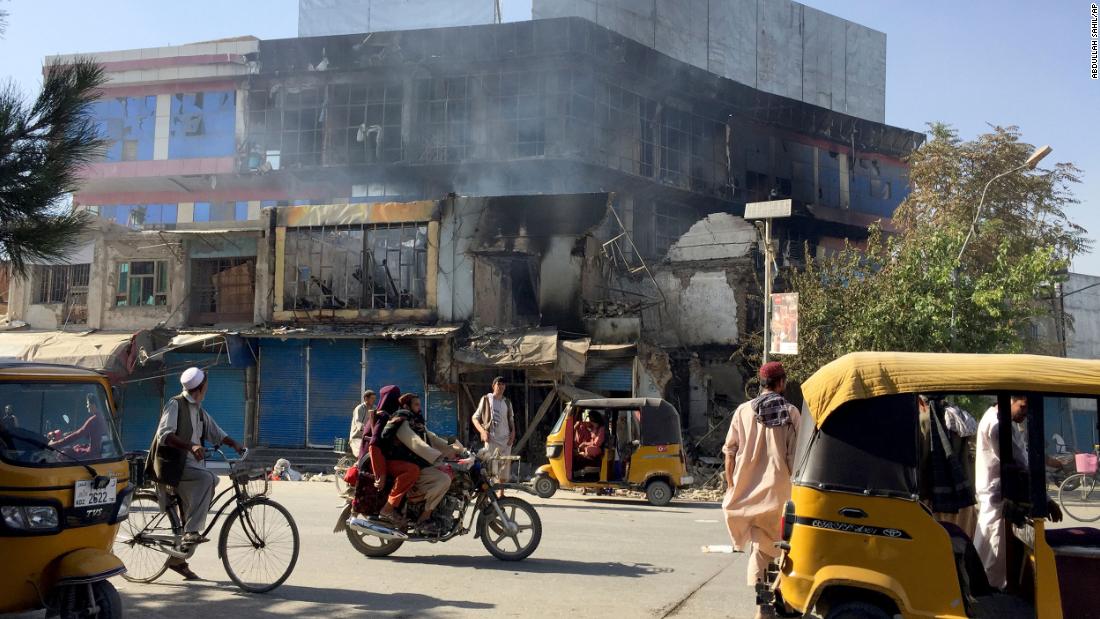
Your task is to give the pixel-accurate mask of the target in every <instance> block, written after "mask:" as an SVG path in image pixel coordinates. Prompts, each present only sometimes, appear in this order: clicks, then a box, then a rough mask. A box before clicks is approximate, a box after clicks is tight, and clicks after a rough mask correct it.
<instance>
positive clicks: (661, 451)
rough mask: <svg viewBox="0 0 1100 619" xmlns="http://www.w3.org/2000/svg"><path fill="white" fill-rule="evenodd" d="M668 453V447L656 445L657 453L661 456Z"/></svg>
mask: <svg viewBox="0 0 1100 619" xmlns="http://www.w3.org/2000/svg"><path fill="white" fill-rule="evenodd" d="M666 451H668V445H657V453H659V454H663V453H665V452H666Z"/></svg>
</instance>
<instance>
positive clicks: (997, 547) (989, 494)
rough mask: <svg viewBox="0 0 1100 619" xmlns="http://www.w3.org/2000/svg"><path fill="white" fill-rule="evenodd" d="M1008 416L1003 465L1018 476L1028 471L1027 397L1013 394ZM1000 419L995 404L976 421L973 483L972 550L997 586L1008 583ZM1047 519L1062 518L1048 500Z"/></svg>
mask: <svg viewBox="0 0 1100 619" xmlns="http://www.w3.org/2000/svg"><path fill="white" fill-rule="evenodd" d="M1009 405H1010V409H1009V416H1010V418H1011V420H1012V427H1011V428H1010V429H1009V432H1011V435H1012V454H1011V455H1010V454H1004V456H1003V457H1005V458H1010V460H1009V462H1008V463H1007V464H1005V465H1004V468H1006V469H1008V470H1010V471H1012V472H1013V473H1015V474H1018V475H1020V476H1021V477H1022V476H1023V475H1024V474H1025V472H1026V471H1027V426H1026V425H1025V422H1026V421H1027V397H1026V396H1021V395H1014V396H1012V397H1011V398H1009ZM1000 426H1001V422H1000V419H999V418H998V417H997V407H996V406H991V407H990V408H989V410H987V411H986V412H985V415H982V420H981V421H980V422H979V423H978V454H977V462H976V465H975V475H974V476H975V483H976V486H977V489H978V526H977V530H976V531H975V532H974V549H975V550H977V551H978V556H980V557H981V559H982V564H983V565H985V573H986V576H987V577H988V578H989V584H990V585H992V586H993V587H996V588H997V589H1001V590H1003V589H1005V588H1006V587H1007V586H1008V574H1007V572H1008V570H1007V561H1008V559H1007V557H1006V556H1005V554H1006V548H1005V547H1006V544H1007V539H1008V538H1007V537H1006V536H1007V535H1008V532H1007V531H1006V526H1005V518H1004V480H1003V479H1002V478H1001V468H1002V461H1001V458H1002V454H1001V444H1000V438H999V437H1000ZM1047 509H1048V511H1049V512H1050V520H1051V521H1053V522H1061V521H1062V510H1061V509H1060V508H1059V507H1058V505H1057V504H1056V503H1054V502H1053V501H1051V500H1050V499H1049V498H1048V499H1047Z"/></svg>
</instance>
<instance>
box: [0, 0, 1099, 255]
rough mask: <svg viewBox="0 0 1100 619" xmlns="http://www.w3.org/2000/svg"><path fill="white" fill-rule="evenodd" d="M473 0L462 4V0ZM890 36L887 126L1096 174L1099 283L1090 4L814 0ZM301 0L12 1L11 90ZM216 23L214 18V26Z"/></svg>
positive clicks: (292, 26) (7, 57)
mask: <svg viewBox="0 0 1100 619" xmlns="http://www.w3.org/2000/svg"><path fill="white" fill-rule="evenodd" d="M456 1H461V0H456ZM803 3H804V4H806V5H809V6H812V7H814V8H817V9H821V10H823V11H826V12H828V13H832V14H834V15H837V16H839V17H843V18H845V19H849V20H852V21H855V22H857V23H860V24H863V25H866V26H869V27H871V28H874V29H876V30H880V31H882V32H885V33H886V37H887V38H886V122H887V123H889V124H891V125H896V126H899V127H904V128H907V129H913V130H916V131H923V130H924V129H925V127H926V124H927V123H928V122H930V121H942V122H946V123H948V124H950V125H953V126H955V127H956V128H957V129H958V130H959V132H960V135H961V137H963V138H964V139H969V138H973V137H974V136H976V135H978V134H980V133H982V132H984V131H987V130H988V128H989V125H991V124H993V125H1002V126H1004V125H1017V126H1019V127H1020V130H1021V132H1022V133H1023V139H1024V140H1025V141H1027V142H1031V143H1033V144H1050V145H1051V146H1052V147H1053V148H1054V152H1053V153H1052V154H1051V155H1050V156H1049V157H1048V160H1047V161H1048V162H1053V161H1069V162H1073V163H1075V164H1076V165H1077V166H1078V167H1079V168H1081V169H1082V170H1083V171H1084V173H1083V175H1082V181H1083V182H1082V183H1081V184H1080V185H1077V186H1076V187H1075V188H1074V193H1075V194H1076V196H1077V198H1078V199H1079V200H1080V201H1081V204H1079V205H1076V206H1074V207H1073V208H1072V209H1070V211H1069V215H1070V217H1071V218H1072V219H1073V220H1074V221H1075V222H1077V223H1079V224H1080V225H1082V226H1084V227H1085V228H1086V229H1088V230H1089V234H1090V237H1091V238H1092V239H1094V240H1096V241H1097V243H1096V245H1097V247H1096V251H1094V252H1093V253H1092V254H1089V255H1085V256H1082V257H1079V258H1078V259H1077V260H1075V262H1074V270H1076V271H1079V272H1082V273H1088V274H1093V275H1100V144H1098V138H1100V80H1092V79H1090V76H1089V21H1090V17H1089V5H1090V2H1089V1H1084V0H1051V1H1049V2H1033V1H1024V0H1002V1H994V0H971V1H968V2H957V1H949V0H925V1H923V2H909V1H903V0H803ZM297 7H298V3H297V0H230V1H226V0H187V1H186V2H171V3H169V2H148V1H142V2H137V1H134V0H111V1H110V2H102V1H100V2H89V1H88V0H48V1H43V0H0V8H3V9H5V10H7V11H8V12H9V13H10V15H9V17H8V30H7V33H6V34H5V35H4V37H3V38H2V39H0V79H2V78H5V77H7V78H10V79H12V80H13V81H14V82H15V83H16V85H17V87H19V88H21V89H23V90H24V91H25V92H27V93H30V92H34V91H35V90H36V89H37V87H38V85H39V84H40V82H41V63H42V59H43V57H45V56H47V55H49V54H59V53H74V52H93V51H105V50H116V49H131V48H137V47H158V46H165V45H180V44H183V43H191V42H195V41H204V40H210V39H217V38H222V37H230V36H239V35H243V34H250V35H254V36H257V37H259V38H261V39H274V38H286V37H293V36H295V35H296V34H297V19H298V8H297ZM501 10H502V13H503V17H504V19H505V21H516V20H521V19H530V17H531V0H501ZM212 16H216V18H212Z"/></svg>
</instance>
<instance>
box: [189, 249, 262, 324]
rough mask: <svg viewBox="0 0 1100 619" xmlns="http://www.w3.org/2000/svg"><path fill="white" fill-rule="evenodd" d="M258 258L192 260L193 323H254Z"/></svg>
mask: <svg viewBox="0 0 1100 619" xmlns="http://www.w3.org/2000/svg"><path fill="white" fill-rule="evenodd" d="M255 281H256V259H255V258H252V257H243V258H211V259H201V260H192V261H191V312H192V313H191V323H192V324H196V325H198V324H217V323H226V322H251V321H252V306H253V301H254V298H255V290H256V288H255Z"/></svg>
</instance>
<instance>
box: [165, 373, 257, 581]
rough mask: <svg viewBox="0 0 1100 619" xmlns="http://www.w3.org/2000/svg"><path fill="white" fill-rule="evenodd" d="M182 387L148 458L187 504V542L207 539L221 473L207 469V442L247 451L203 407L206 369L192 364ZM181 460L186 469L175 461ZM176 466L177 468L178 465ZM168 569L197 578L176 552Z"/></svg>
mask: <svg viewBox="0 0 1100 619" xmlns="http://www.w3.org/2000/svg"><path fill="white" fill-rule="evenodd" d="M180 384H181V385H182V386H183V392H182V393H180V394H179V395H177V396H176V397H174V398H172V399H171V400H168V404H166V405H165V406H164V410H163V411H162V412H161V416H160V424H159V425H158V426H157V433H156V437H155V438H154V441H153V449H151V450H150V458H149V461H150V462H151V463H152V464H153V466H154V467H155V469H157V470H154V476H155V479H156V480H157V481H158V482H159V483H160V484H162V485H166V486H173V487H175V491H176V494H177V495H179V497H180V501H181V503H182V507H183V515H184V522H183V531H184V533H183V537H182V539H181V540H180V542H181V545H182V546H183V547H188V546H192V545H194V544H197V543H199V542H202V541H206V540H204V539H203V538H202V533H201V531H202V530H203V528H205V526H206V514H207V512H209V511H210V501H211V500H212V499H213V498H214V487H215V486H216V485H217V483H218V479H217V477H215V476H214V474H213V473H211V472H210V471H208V470H206V467H205V465H204V464H203V461H204V459H205V457H206V452H205V451H204V450H203V441H206V442H209V443H210V444H211V445H215V446H217V445H229V446H230V447H232V448H233V449H235V450H236V451H237V453H242V454H243V453H244V447H242V446H241V444H240V443H238V442H237V441H235V440H233V439H232V438H230V437H229V435H227V434H226V433H225V432H224V431H223V430H222V429H221V428H220V427H219V426H218V424H217V423H216V422H215V421H214V418H213V417H211V416H210V414H209V413H207V412H206V409H204V408H203V407H202V402H203V400H204V399H206V390H207V387H208V384H207V376H206V373H205V372H203V371H202V370H200V369H199V368H187V369H186V370H184V372H183V375H182V376H180ZM181 460H182V473H181V472H180V471H179V469H178V468H174V466H173V465H172V462H176V463H179V461H181ZM173 469H174V470H173ZM168 568H169V569H171V570H172V571H174V572H176V573H178V574H179V575H181V576H183V577H184V579H186V580H197V579H198V576H197V575H195V573H194V572H192V571H191V569H190V567H188V565H187V562H186V561H184V560H182V559H177V558H175V557H172V558H169V559H168Z"/></svg>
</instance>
